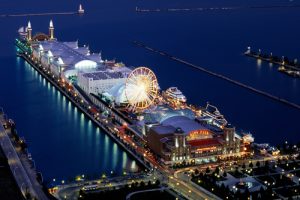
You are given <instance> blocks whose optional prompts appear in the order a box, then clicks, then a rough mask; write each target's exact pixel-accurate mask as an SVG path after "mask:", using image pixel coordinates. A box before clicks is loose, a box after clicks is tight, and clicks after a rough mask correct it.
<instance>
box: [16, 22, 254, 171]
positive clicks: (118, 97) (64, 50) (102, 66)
mask: <svg viewBox="0 0 300 200" xmlns="http://www.w3.org/2000/svg"><path fill="white" fill-rule="evenodd" d="M19 33H20V36H23V35H24V33H23V30H20V31H19ZM26 34H27V35H26V40H24V39H23V40H21V41H20V40H19V41H18V40H17V42H16V44H17V45H18V47H20V48H21V49H22V51H24V52H25V53H24V54H26V56H27V57H29V58H30V62H31V61H32V63H35V64H36V65H38V66H37V67H38V68H39V69H41V70H42V71H43V72H45V73H47V74H49V76H51V80H52V79H53V80H55V81H57V82H59V83H61V82H60V80H61V79H63V80H66V81H68V82H69V84H70V86H71V87H69V88H72V89H73V88H75V89H76V91H74V93H75V94H76V95H75V96H77V94H80V95H81V96H83V97H84V99H85V100H87V102H89V103H90V104H89V106H87V108H88V109H89V112H91V113H93V114H94V115H93V116H94V117H95V119H97V120H98V118H97V116H99V113H100V112H103V113H104V112H105V113H108V114H107V115H108V116H109V117H110V118H114V120H116V121H117V122H119V124H121V125H122V126H121V127H120V128H119V129H117V130H118V131H116V130H115V129H114V131H116V132H117V133H120V132H122V134H125V133H126V134H132V135H133V136H137V137H134V138H135V139H136V140H138V141H137V143H138V144H147V145H148V146H149V147H150V149H151V150H152V151H153V153H154V154H155V155H156V156H157V157H158V158H159V159H161V160H162V161H163V162H164V163H165V164H168V165H169V164H170V165H173V164H177V163H182V162H186V163H195V164H196V163H203V162H212V161H216V160H217V159H219V158H224V157H234V156H243V155H245V154H247V153H249V149H250V145H251V143H252V142H253V141H251V140H249V138H248V139H246V137H241V136H239V135H238V134H237V132H236V130H235V128H234V127H233V126H231V125H230V124H228V122H227V120H226V119H225V117H224V116H223V115H222V114H221V113H220V111H219V110H218V109H217V108H216V107H215V106H212V105H210V104H208V105H207V106H206V107H205V108H202V107H196V106H191V105H188V104H187V103H186V102H187V99H186V97H185V96H184V95H183V93H182V92H181V91H180V90H179V89H177V88H176V87H171V88H170V89H169V90H168V91H167V92H165V93H163V92H161V91H160V87H159V84H158V80H157V78H156V76H155V74H154V72H153V71H152V70H151V69H149V68H147V67H138V68H135V69H130V68H128V67H126V66H125V65H124V64H123V63H117V62H115V61H114V60H110V61H109V60H104V59H102V56H101V53H91V51H90V49H89V47H88V46H80V45H79V43H78V41H72V42H61V41H58V40H57V39H56V38H55V37H54V25H53V22H52V21H50V23H49V35H46V34H37V35H35V36H33V37H32V29H31V24H30V23H28V26H27V29H26ZM20 38H21V37H20ZM22 38H24V37H22ZM63 82H64V81H63ZM72 85H73V86H75V87H72ZM77 86H78V87H80V88H78V87H77ZM63 87H65V86H63ZM75 89H74V90H75ZM73 95H74V94H73ZM81 102H83V100H81ZM97 108H100V109H101V110H100V109H99V110H97ZM127 122H128V123H127ZM125 123H126V124H125ZM110 129H111V127H108V130H110ZM123 129H126V131H124V130H123ZM135 145H136V144H135ZM143 155H144V154H143Z"/></svg>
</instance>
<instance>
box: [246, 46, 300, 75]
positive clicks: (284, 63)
mask: <svg viewBox="0 0 300 200" xmlns="http://www.w3.org/2000/svg"><path fill="white" fill-rule="evenodd" d="M244 55H245V56H248V57H252V58H255V59H260V60H262V61H265V62H269V63H272V64H275V65H278V66H280V67H279V68H278V71H280V72H283V73H286V74H288V75H290V76H293V77H298V78H300V64H299V63H297V59H295V60H294V61H290V60H289V59H288V58H286V57H284V56H281V57H280V56H274V55H273V53H270V54H266V53H263V52H262V51H261V50H260V49H259V50H258V52H256V51H252V50H251V47H248V49H247V51H246V52H245V53H244Z"/></svg>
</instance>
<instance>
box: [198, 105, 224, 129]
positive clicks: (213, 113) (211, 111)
mask: <svg viewBox="0 0 300 200" xmlns="http://www.w3.org/2000/svg"><path fill="white" fill-rule="evenodd" d="M202 115H203V116H208V117H210V118H212V119H213V120H215V121H216V122H217V123H218V124H220V125H221V126H225V125H226V124H227V120H226V119H225V117H224V116H223V115H222V114H221V113H220V111H219V110H218V108H217V107H216V106H213V105H211V104H209V103H207V104H206V107H205V109H204V110H203V111H202Z"/></svg>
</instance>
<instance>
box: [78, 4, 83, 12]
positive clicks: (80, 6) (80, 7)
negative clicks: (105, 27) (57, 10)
mask: <svg viewBox="0 0 300 200" xmlns="http://www.w3.org/2000/svg"><path fill="white" fill-rule="evenodd" d="M78 14H84V9H83V8H82V5H81V4H79V9H78Z"/></svg>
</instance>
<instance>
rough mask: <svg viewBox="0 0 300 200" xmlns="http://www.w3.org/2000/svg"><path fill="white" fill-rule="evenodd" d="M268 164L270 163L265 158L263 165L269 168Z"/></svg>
mask: <svg viewBox="0 0 300 200" xmlns="http://www.w3.org/2000/svg"><path fill="white" fill-rule="evenodd" d="M269 165H270V164H269V161H267V160H266V161H265V167H266V168H269Z"/></svg>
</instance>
